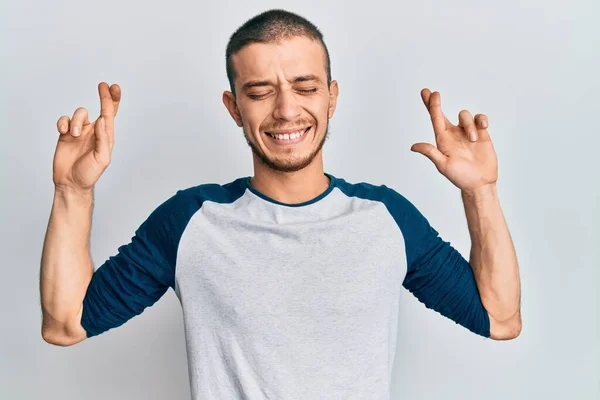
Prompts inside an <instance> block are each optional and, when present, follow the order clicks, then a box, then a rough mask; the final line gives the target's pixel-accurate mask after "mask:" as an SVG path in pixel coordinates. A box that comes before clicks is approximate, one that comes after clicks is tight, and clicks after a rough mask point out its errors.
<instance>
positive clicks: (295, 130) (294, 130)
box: [265, 126, 310, 135]
mask: <svg viewBox="0 0 600 400" xmlns="http://www.w3.org/2000/svg"><path fill="white" fill-rule="evenodd" d="M308 128H310V126H305V127H301V126H300V127H297V128H292V129H280V130H278V131H265V133H272V134H273V135H285V134H286V133H292V132H297V131H299V130H303V131H306V130H307V129H308Z"/></svg>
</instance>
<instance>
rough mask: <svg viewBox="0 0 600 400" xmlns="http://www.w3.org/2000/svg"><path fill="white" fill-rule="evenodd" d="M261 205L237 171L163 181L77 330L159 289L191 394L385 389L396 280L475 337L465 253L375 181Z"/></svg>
mask: <svg viewBox="0 0 600 400" xmlns="http://www.w3.org/2000/svg"><path fill="white" fill-rule="evenodd" d="M326 175H327V177H329V179H330V184H329V187H328V188H327V190H326V191H325V192H323V193H322V194H321V195H319V196H318V197H316V198H314V199H313V200H311V201H308V202H305V203H301V204H284V203H280V202H278V201H275V200H273V199H271V198H269V197H267V196H265V195H263V194H262V193H260V192H258V191H257V190H256V189H254V188H253V187H252V186H251V183H250V177H243V178H239V179H236V180H234V181H232V182H229V183H227V184H201V185H198V186H194V187H190V188H186V189H183V190H179V191H177V192H176V193H175V194H174V195H173V196H172V197H170V198H169V199H167V200H166V201H165V202H163V203H162V204H160V205H159V206H158V207H157V208H156V209H155V210H154V211H153V212H152V213H151V214H150V215H149V217H148V218H147V219H146V220H145V221H144V222H143V223H142V224H141V226H140V227H139V228H138V229H137V230H136V232H135V235H134V236H133V238H132V239H131V242H130V243H128V244H126V245H123V246H121V247H119V249H118V252H117V254H116V255H114V256H112V257H110V258H109V259H108V260H107V261H106V262H105V263H104V264H103V265H101V266H100V267H99V268H98V269H97V270H96V272H95V273H94V275H93V278H92V281H91V283H90V285H89V288H88V290H87V294H86V297H85V299H84V307H83V316H82V321H81V324H82V326H83V327H84V329H85V330H86V332H87V336H88V337H93V336H95V335H98V334H100V333H102V332H105V331H107V330H109V329H112V328H115V327H118V326H120V325H122V324H124V323H125V322H126V321H128V320H129V319H131V318H132V317H134V316H136V315H139V314H140V313H142V312H143V310H144V309H145V308H147V307H149V306H152V305H153V304H154V303H155V302H156V301H157V300H159V299H160V298H161V296H163V295H164V293H165V292H166V291H167V290H168V289H169V288H171V289H173V290H174V292H175V293H176V295H177V297H178V299H179V300H180V303H181V307H182V311H183V323H184V327H185V328H184V331H185V340H186V347H187V355H188V367H189V378H190V385H191V394H192V398H193V399H211V400H212V399H218V400H223V399H250V400H259V399H260V400H262V399H302V400H309V399H361V400H365V399H389V396H390V379H391V372H392V364H393V361H394V355H395V349H396V334H397V322H398V308H399V294H400V292H399V290H400V289H401V287H404V288H406V289H407V290H409V291H410V292H411V293H412V294H414V296H416V298H417V299H418V300H419V301H421V302H422V303H423V304H424V305H425V306H426V307H427V308H430V309H433V310H435V311H437V312H438V313H440V314H441V315H443V316H445V317H447V318H450V319H451V320H453V321H455V322H456V323H457V324H459V325H461V326H463V327H464V328H466V329H468V330H470V331H472V332H474V333H476V334H478V335H481V336H483V337H489V333H490V332H489V328H490V322H489V317H488V314H487V312H486V310H485V309H484V307H483V305H482V303H481V300H480V297H479V293H478V290H477V286H476V284H475V280H474V276H473V272H472V270H471V267H470V265H469V263H468V261H466V260H465V258H463V256H461V254H460V253H459V252H458V251H457V250H456V249H455V248H453V247H452V246H451V245H450V243H449V242H447V241H444V240H443V239H442V238H441V237H440V236H439V234H438V232H437V231H436V230H435V229H434V228H433V227H432V226H431V225H430V224H429V222H428V221H427V219H426V218H425V217H424V216H423V215H422V214H421V213H420V212H419V210H418V209H417V208H416V207H415V206H414V205H413V204H412V203H411V202H410V201H409V200H407V199H406V198H405V197H404V196H402V195H401V194H399V193H398V192H396V191H395V190H393V189H391V188H389V187H387V186H383V185H382V186H375V185H372V184H368V183H349V182H347V181H346V180H344V179H341V178H337V177H335V176H333V175H331V174H326Z"/></svg>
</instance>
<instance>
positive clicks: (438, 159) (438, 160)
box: [410, 143, 448, 172]
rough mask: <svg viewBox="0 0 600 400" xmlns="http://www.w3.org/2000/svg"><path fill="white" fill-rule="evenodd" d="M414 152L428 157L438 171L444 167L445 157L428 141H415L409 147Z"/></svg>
mask: <svg viewBox="0 0 600 400" xmlns="http://www.w3.org/2000/svg"><path fill="white" fill-rule="evenodd" d="M410 150H411V151H414V152H415V153H421V154H423V155H424V156H425V157H427V158H429V159H430V160H431V162H433V164H434V165H435V167H436V168H437V169H438V171H440V172H442V171H443V170H444V169H445V168H446V161H447V158H448V157H446V156H445V155H444V154H443V153H442V152H441V151H439V150H438V149H437V147H435V146H434V145H432V144H430V143H415V144H413V145H412V147H411V148H410Z"/></svg>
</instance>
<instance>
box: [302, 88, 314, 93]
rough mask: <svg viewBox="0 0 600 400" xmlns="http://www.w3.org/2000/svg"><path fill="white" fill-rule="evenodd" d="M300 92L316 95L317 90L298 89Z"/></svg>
mask: <svg viewBox="0 0 600 400" xmlns="http://www.w3.org/2000/svg"><path fill="white" fill-rule="evenodd" d="M298 91H299V92H300V93H315V92H316V91H317V88H312V89H298Z"/></svg>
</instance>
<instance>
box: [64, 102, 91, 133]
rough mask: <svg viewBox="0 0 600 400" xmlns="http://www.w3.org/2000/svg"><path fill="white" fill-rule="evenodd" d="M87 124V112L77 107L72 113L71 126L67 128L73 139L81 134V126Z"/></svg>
mask: <svg viewBox="0 0 600 400" xmlns="http://www.w3.org/2000/svg"><path fill="white" fill-rule="evenodd" d="M89 123H90V121H89V120H88V111H87V110H86V109H85V108H83V107H79V108H78V109H77V110H75V112H74V113H73V118H71V125H70V127H69V131H70V132H71V135H73V136H75V137H78V136H80V135H81V132H83V129H82V128H83V125H84V124H85V125H87V124H89Z"/></svg>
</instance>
